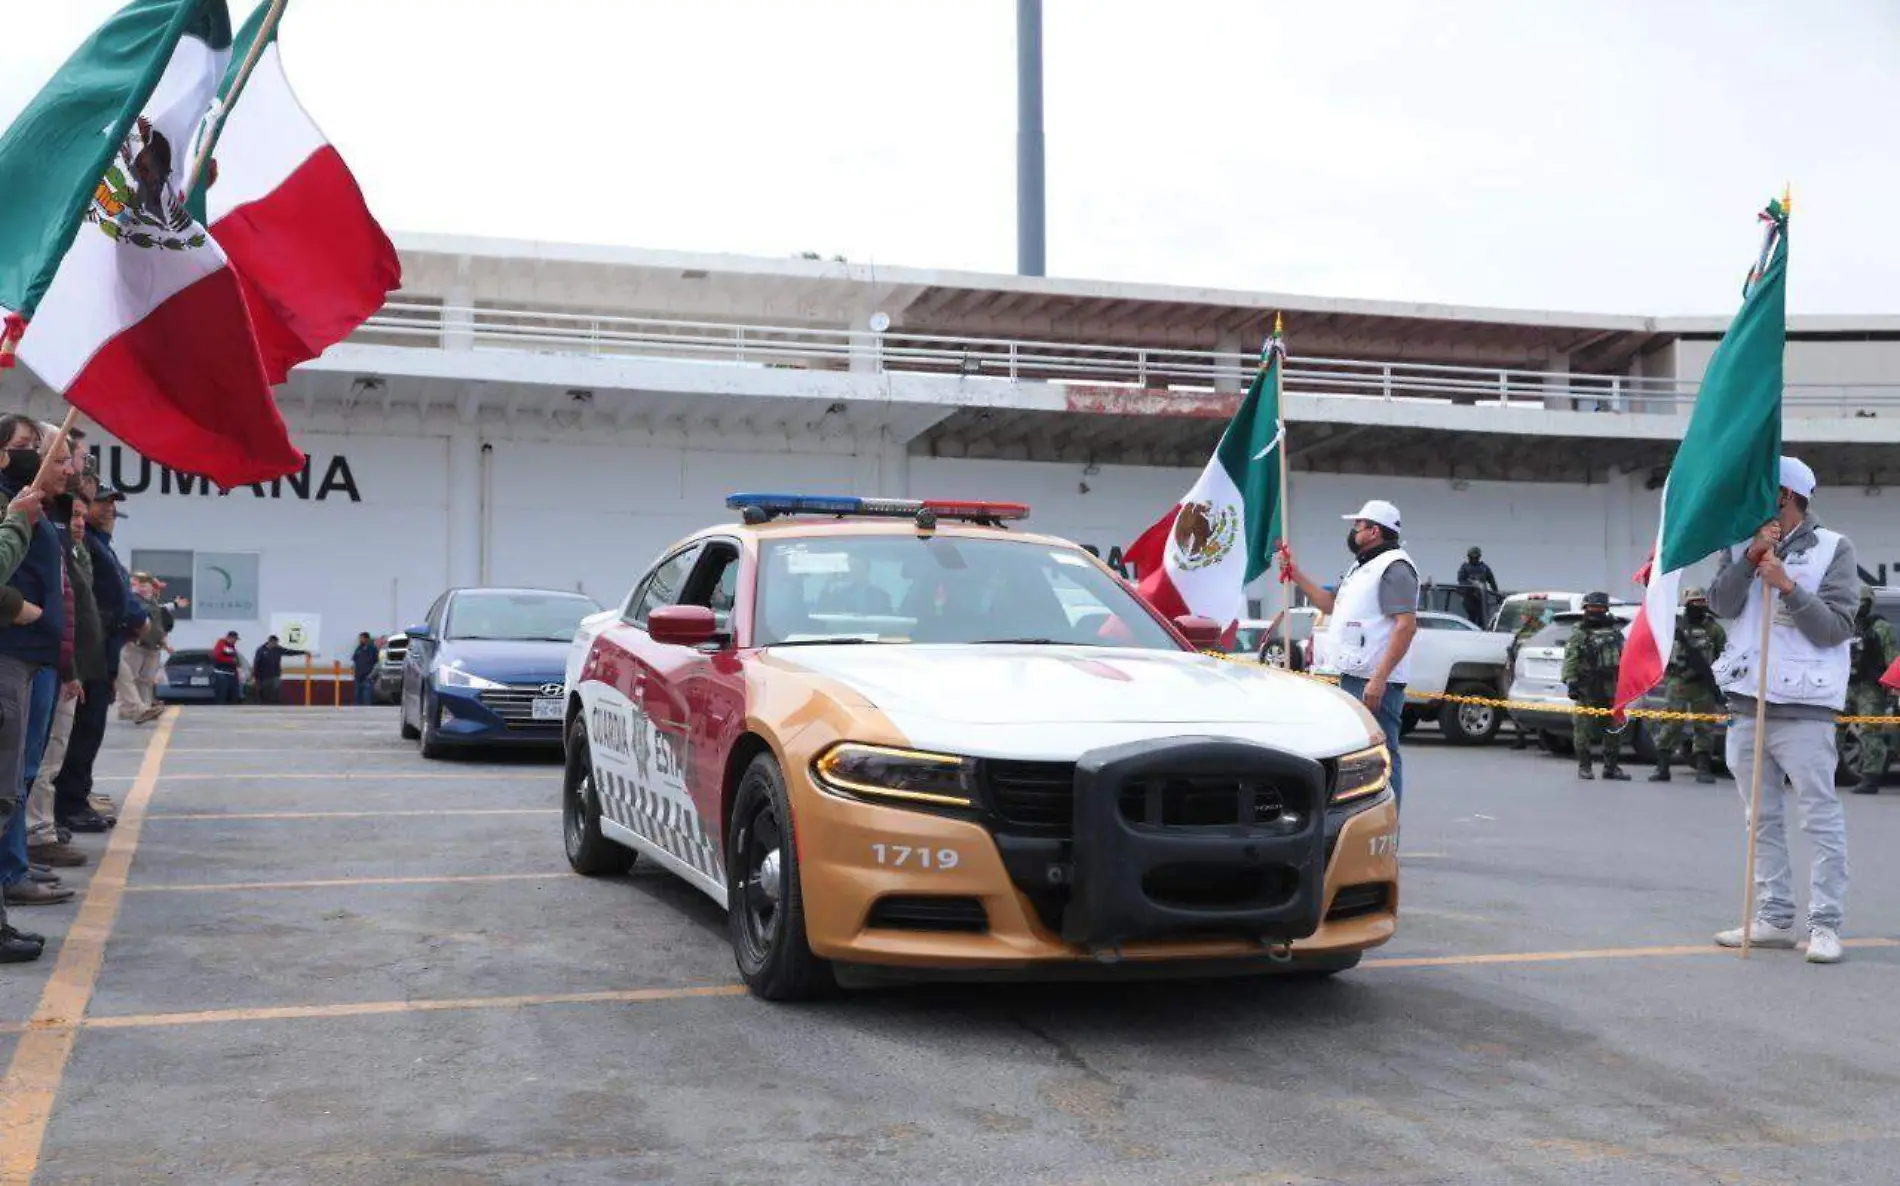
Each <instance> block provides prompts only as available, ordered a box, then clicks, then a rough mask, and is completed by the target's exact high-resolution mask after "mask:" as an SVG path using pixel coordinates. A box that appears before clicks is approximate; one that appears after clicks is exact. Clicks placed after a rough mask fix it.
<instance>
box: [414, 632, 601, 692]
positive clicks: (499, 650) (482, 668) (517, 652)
mask: <svg viewBox="0 0 1900 1186" xmlns="http://www.w3.org/2000/svg"><path fill="white" fill-rule="evenodd" d="M568 645H569V644H567V643H566V642H490V641H485V640H481V639H450V640H448V641H446V642H444V643H443V644H442V645H441V647H440V648H439V649H438V650H437V652H436V664H437V665H438V666H441V667H447V666H450V665H451V664H453V665H455V666H459V667H461V668H462V670H464V671H467V672H469V673H470V674H472V675H479V676H481V677H482V678H483V679H492V680H495V681H497V682H499V683H504V684H545V683H555V684H558V683H562V682H564V680H565V679H566V675H565V667H566V663H567V648H568Z"/></svg>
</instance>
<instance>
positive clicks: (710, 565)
mask: <svg viewBox="0 0 1900 1186" xmlns="http://www.w3.org/2000/svg"><path fill="white" fill-rule="evenodd" d="M743 556H744V552H743V550H742V549H741V548H740V546H739V543H738V541H737V540H731V539H717V538H716V539H711V540H708V541H707V543H706V548H705V551H704V552H702V553H701V554H700V558H699V561H698V563H697V564H696V565H695V566H694V568H693V574H692V576H691V577H690V578H689V579H688V580H687V582H686V584H685V586H684V587H683V588H682V589H681V591H680V596H679V599H678V601H676V602H675V604H677V605H698V606H704V607H705V608H707V609H710V610H712V611H713V620H714V621H715V622H717V623H718V624H719V629H720V631H721V635H720V637H719V639H718V640H716V644H715V645H708V646H705V647H679V646H672V647H659V646H656V647H655V653H654V660H653V674H652V677H651V678H650V680H649V682H648V689H649V695H653V694H655V693H656V692H657V697H656V699H655V702H654V703H655V711H656V714H657V712H658V710H659V708H660V706H662V705H665V706H667V707H668V710H669V711H672V706H674V705H678V706H683V708H684V718H685V720H684V725H685V728H684V736H685V752H686V771H687V777H686V789H687V794H688V796H689V797H690V798H691V800H692V805H693V808H694V810H695V811H696V812H697V814H698V815H699V818H700V821H701V826H702V827H703V828H704V830H705V831H706V833H707V834H708V835H709V836H710V837H712V838H713V843H714V848H715V853H716V857H717V860H718V865H719V867H720V869H721V870H723V869H724V865H725V862H724V855H725V848H724V845H723V844H721V843H720V842H719V838H720V837H723V836H724V835H725V830H724V829H725V820H724V819H723V818H722V817H721V815H720V800H721V798H722V797H723V796H722V791H723V790H724V781H725V773H726V757H727V755H728V754H730V753H731V752H732V746H733V742H734V741H736V740H737V739H738V736H739V734H740V733H742V732H744V731H745V684H744V679H743V676H742V675H741V672H740V668H739V659H738V654H737V652H736V650H735V648H734V645H733V644H734V642H735V641H736V639H737V630H736V623H735V618H736V616H737V614H738V612H739V590H740V587H741V582H742V580H743V575H744V572H745V565H744V561H743Z"/></svg>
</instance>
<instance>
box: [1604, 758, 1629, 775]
mask: <svg viewBox="0 0 1900 1186" xmlns="http://www.w3.org/2000/svg"><path fill="white" fill-rule="evenodd" d="M1603 777H1604V778H1605V779H1607V780H1609V781H1610V782H1628V781H1629V780H1630V776H1629V775H1628V774H1626V773H1624V771H1623V767H1622V766H1620V765H1618V764H1617V761H1616V755H1615V754H1611V755H1610V756H1609V757H1607V758H1604V759H1603Z"/></svg>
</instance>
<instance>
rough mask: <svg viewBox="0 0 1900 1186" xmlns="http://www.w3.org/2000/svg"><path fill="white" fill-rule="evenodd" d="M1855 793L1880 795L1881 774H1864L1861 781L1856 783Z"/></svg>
mask: <svg viewBox="0 0 1900 1186" xmlns="http://www.w3.org/2000/svg"><path fill="white" fill-rule="evenodd" d="M1854 793H1855V794H1856V795H1878V794H1879V793H1880V776H1879V775H1878V774H1862V775H1861V776H1860V781H1859V782H1857V783H1855V784H1854Z"/></svg>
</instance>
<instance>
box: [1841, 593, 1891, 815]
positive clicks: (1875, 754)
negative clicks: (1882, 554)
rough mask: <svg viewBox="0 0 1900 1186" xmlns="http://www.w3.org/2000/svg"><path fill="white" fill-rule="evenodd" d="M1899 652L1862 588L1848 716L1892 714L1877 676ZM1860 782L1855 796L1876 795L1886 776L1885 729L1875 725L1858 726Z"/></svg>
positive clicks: (1852, 647) (1871, 595) (1851, 647)
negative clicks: (1883, 777) (1882, 779)
mask: <svg viewBox="0 0 1900 1186" xmlns="http://www.w3.org/2000/svg"><path fill="white" fill-rule="evenodd" d="M1897 650H1900V647H1897V646H1896V644H1895V642H1894V633H1893V627H1892V626H1891V625H1889V624H1888V623H1887V619H1885V618H1883V617H1881V616H1880V615H1879V614H1877V613H1875V612H1874V591H1873V589H1872V588H1871V587H1869V586H1866V585H1862V586H1861V589H1860V612H1859V613H1857V614H1855V615H1854V640H1853V642H1852V643H1850V644H1849V654H1850V655H1851V656H1852V666H1851V667H1850V668H1849V670H1850V672H1851V674H1850V676H1849V678H1848V684H1847V715H1849V716H1856V717H1884V716H1888V715H1890V714H1891V713H1892V712H1893V697H1892V694H1891V693H1889V692H1888V691H1887V689H1886V688H1883V687H1881V686H1880V677H1881V676H1882V675H1884V674H1885V673H1886V670H1887V668H1888V667H1890V666H1892V664H1893V661H1894V658H1895V653H1896V651H1897ZM1859 729H1860V771H1859V774H1860V781H1859V782H1857V783H1855V784H1854V793H1855V794H1856V795H1878V794H1879V793H1880V780H1881V778H1882V776H1884V775H1885V774H1886V773H1887V734H1888V730H1886V729H1884V728H1881V727H1880V726H1878V725H1861V726H1859Z"/></svg>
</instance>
